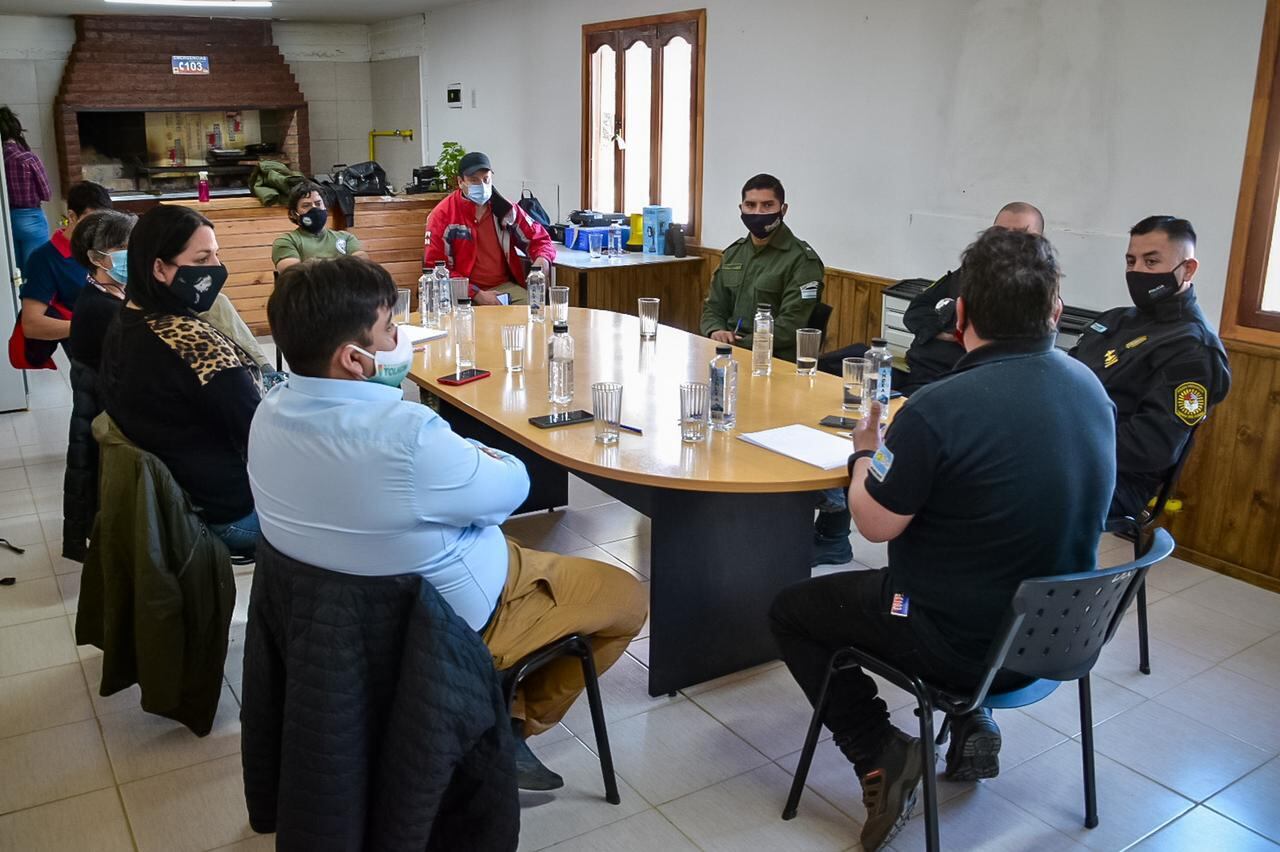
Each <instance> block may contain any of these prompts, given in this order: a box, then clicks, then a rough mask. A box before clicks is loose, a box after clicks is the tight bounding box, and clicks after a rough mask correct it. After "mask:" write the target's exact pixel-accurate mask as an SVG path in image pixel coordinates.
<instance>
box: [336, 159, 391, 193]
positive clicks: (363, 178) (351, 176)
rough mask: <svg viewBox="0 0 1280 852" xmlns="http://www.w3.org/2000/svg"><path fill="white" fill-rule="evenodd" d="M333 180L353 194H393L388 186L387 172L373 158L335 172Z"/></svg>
mask: <svg viewBox="0 0 1280 852" xmlns="http://www.w3.org/2000/svg"><path fill="white" fill-rule="evenodd" d="M333 182H334V183H336V184H337V185H338V186H342V187H345V188H347V189H348V190H350V191H351V194H352V195H390V194H391V190H390V189H389V188H388V187H387V173H386V172H385V171H383V169H382V166H380V165H378V164H377V163H376V162H374V161H373V160H369V161H367V162H364V163H356V164H355V165H353V166H347V167H346V168H345V169H341V170H339V171H337V172H334V175H333Z"/></svg>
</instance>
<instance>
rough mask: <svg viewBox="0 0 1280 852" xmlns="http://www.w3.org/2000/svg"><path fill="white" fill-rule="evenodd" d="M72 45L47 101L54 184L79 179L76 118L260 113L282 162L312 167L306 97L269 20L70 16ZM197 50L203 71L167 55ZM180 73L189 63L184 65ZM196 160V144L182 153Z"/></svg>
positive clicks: (78, 120)
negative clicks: (57, 175)
mask: <svg viewBox="0 0 1280 852" xmlns="http://www.w3.org/2000/svg"><path fill="white" fill-rule="evenodd" d="M75 22H76V42H75V45H74V47H73V48H72V50H71V55H70V57H69V58H68V60H67V65H66V69H65V71H64V72H63V75H62V85H61V87H60V88H59V90H58V96H57V98H56V99H55V100H54V124H55V128H56V135H57V143H58V165H59V170H60V172H61V175H62V185H63V186H70V185H71V184H73V183H75V182H77V181H80V180H83V179H84V178H83V173H82V163H81V139H82V132H81V130H82V128H81V126H80V125H81V115H82V114H83V113H104V112H106V113H111V112H115V113H130V114H132V115H134V116H136V115H139V114H148V113H163V112H183V113H198V112H207V111H227V112H231V111H236V112H239V111H250V110H262V111H264V115H266V114H270V115H271V116H273V132H274V133H275V134H276V135H277V136H278V138H277V139H276V140H274V141H276V142H277V144H278V145H279V151H280V153H279V154H278V155H271V157H270V158H271V159H281V160H284V161H285V162H287V163H289V164H290V165H291V166H292V167H293V168H295V169H297V170H298V171H300V172H302V173H304V174H310V172H311V146H310V139H309V130H308V123H307V104H306V101H305V100H304V99H303V95H302V90H301V89H300V88H299V87H298V84H297V81H296V80H294V78H293V74H292V73H290V71H289V66H288V65H287V64H286V63H285V61H284V57H283V56H282V55H281V53H280V51H279V50H277V49H276V47H275V45H274V44H273V43H272V41H271V24H270V22H269V21H257V20H235V19H230V18H185V17H162V16H124V15H77V16H76V17H75ZM192 56H198V57H205V58H207V60H208V64H207V70H208V73H207V74H202V73H182V74H178V73H174V65H175V64H176V60H175V57H192ZM183 70H184V71H188V70H190V63H184V65H183ZM186 153H187V158H188V161H190V162H193V163H197V164H198V163H199V162H200V161H201V160H202V159H203V151H194V152H192V151H188V152H186Z"/></svg>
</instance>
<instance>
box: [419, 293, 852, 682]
mask: <svg viewBox="0 0 1280 852" xmlns="http://www.w3.org/2000/svg"><path fill="white" fill-rule="evenodd" d="M527 318H528V310H527V309H526V308H523V307H483V308H478V309H477V310H476V364H477V366H478V367H480V368H482V369H487V370H490V371H492V374H493V375H492V376H491V377H489V378H487V379H482V380H480V381H476V382H472V383H470V384H466V385H461V386H449V385H441V384H440V383H439V382H438V381H437V379H438V378H439V377H441V376H444V375H447V374H449V373H452V372H453V371H454V359H453V353H452V344H451V342H450V340H449V338H448V337H444V338H439V339H437V340H434V341H431V342H429V343H427V344H426V346H425V349H424V350H423V351H421V352H420V353H418V354H416V355H415V358H414V363H413V368H412V370H411V372H410V374H409V375H410V378H411V379H412V380H413V381H414V382H415V383H416V384H417V385H418V386H419V387H420V388H422V390H423V391H424V392H429V393H430V394H432V395H434V396H435V397H437V398H438V400H439V402H440V413H441V415H442V416H444V417H445V419H447V420H448V421H449V422H450V424H451V425H452V426H453V428H454V430H455V431H456V432H458V433H459V434H461V435H464V436H466V437H471V438H476V439H478V440H480V441H483V442H484V443H486V444H488V445H490V446H493V447H496V448H499V449H502V450H505V451H507V452H511V453H513V454H514V455H516V456H517V457H519V458H520V459H522V460H523V461H524V462H525V464H526V465H527V466H528V469H529V475H530V479H531V490H530V495H529V499H528V500H527V501H526V502H525V504H524V505H523V506H521V507H520V509H518V510H517V511H519V512H526V511H533V510H538V509H552V508H556V507H559V506H564V505H565V504H567V503H568V472H569V471H572V472H573V473H574V474H576V475H577V476H579V477H581V478H583V479H585V480H586V481H588V482H590V483H591V484H592V485H594V486H596V487H597V488H600V489H601V490H603V491H605V492H606V493H608V494H611V495H612V496H614V497H616V498H617V499H619V500H621V501H622V502H624V503H626V504H628V505H630V506H632V507H633V508H635V509H636V510H637V511H639V512H641V513H643V514H645V515H647V516H648V517H649V518H650V520H651V522H652V531H651V537H650V612H651V615H650V618H651V630H650V641H649V692H650V693H651V694H653V695H660V694H663V693H669V692H673V691H675V690H677V689H680V688H683V687H686V686H690V685H692V684H695V683H701V682H703V681H706V680H710V679H711V678H714V677H718V676H720V675H724V674H728V673H730V672H735V671H739V670H741V669H743V668H746V667H748V666H752V665H756V664H758V663H762V662H765V661H767V660H771V659H775V658H776V657H777V649H776V647H775V645H774V642H773V638H772V636H771V634H770V632H769V622H768V611H769V604H770V602H771V601H772V600H773V597H774V595H775V594H776V593H777V592H778V590H780V589H781V588H783V587H784V586H786V585H788V584H790V583H794V582H796V581H798V580H803V579H806V578H807V577H809V573H810V560H811V557H812V552H811V551H812V542H813V512H814V507H815V495H814V492H815V491H818V490H820V489H823V488H831V487H836V486H842V485H844V484H845V471H844V469H843V468H840V469H837V470H821V469H819V468H817V467H813V466H811V465H808V464H805V463H803V462H799V461H795V460H793V459H790V458H788V457H786V456H782V455H778V454H776V453H772V452H770V451H768V450H765V449H762V448H760V447H756V446H753V445H751V444H748V443H746V442H745V441H741V440H739V439H738V437H737V435H738V434H739V433H741V432H752V431H756V430H760V429H768V428H771V427H774V426H785V425H788V424H791V423H804V424H809V425H815V426H816V424H817V422H818V421H819V420H821V419H822V418H823V417H824V416H826V415H828V414H838V413H839V412H840V400H841V393H842V387H841V381H840V380H839V379H838V378H836V377H835V376H830V375H827V374H825V373H818V374H817V375H816V376H797V375H796V372H795V365H794V364H791V363H790V362H786V361H779V360H776V359H775V360H774V362H773V375H772V376H769V377H755V376H752V375H751V353H750V352H749V351H746V350H743V349H738V348H735V349H734V357H735V358H736V359H737V361H738V371H739V372H738V414H737V428H736V429H735V430H734V431H732V432H728V433H723V432H715V433H712V434H711V435H710V437H709V439H708V440H706V441H705V442H703V443H700V444H686V443H683V442H682V441H681V440H680V424H679V414H680V390H679V385H680V383H681V382H686V381H706V380H707V371H708V366H707V365H708V362H710V360H711V358H712V357H713V356H714V354H715V344H714V342H713V341H711V340H709V339H706V338H702V337H697V336H694V335H691V334H688V333H686V332H683V331H680V330H679V329H675V328H671V327H670V326H659V328H658V337H657V340H653V341H644V342H642V341H641V340H640V328H639V320H638V319H637V318H636V317H634V316H627V315H623V314H618V313H613V312H611V311H600V310H591V309H585V308H570V311H569V330H570V334H572V335H573V338H574V343H575V359H574V401H573V404H572V405H570V406H568V407H569V408H584V409H586V410H588V411H589V410H591V407H592V405H591V385H592V383H593V382H599V381H617V382H621V383H622V385H623V392H622V422H623V423H625V424H629V425H633V426H638V427H639V428H641V429H642V430H643V432H644V434H643V435H635V434H632V433H628V432H623V433H622V434H621V437H620V439H619V441H618V443H617V444H614V445H611V446H605V445H603V444H599V443H597V442H596V441H595V429H594V426H593V425H592V424H591V423H590V422H587V423H584V424H580V425H576V426H564V427H560V428H556V429H545V430H544V429H538V428H537V427H535V426H533V425H531V424H530V423H529V418H530V417H533V416H539V415H543V414H547V413H549V412H550V411H551V409H552V406H551V404H550V403H549V402H548V401H547V383H548V374H547V337H548V335H549V334H550V331H551V329H550V323H528V332H527V335H528V337H527V345H526V352H525V369H524V372H523V373H507V372H506V370H505V367H504V360H503V352H502V342H501V334H500V331H499V329H500V326H502V325H503V324H509V323H521V322H526V321H527ZM850 451H852V447H851V448H850Z"/></svg>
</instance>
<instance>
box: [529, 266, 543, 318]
mask: <svg viewBox="0 0 1280 852" xmlns="http://www.w3.org/2000/svg"><path fill="white" fill-rule="evenodd" d="M524 284H525V287H526V288H527V289H528V290H529V319H531V320H533V321H534V322H542V321H543V320H544V319H546V316H547V311H546V306H547V276H545V275H543V274H542V270H541V269H538V268H537V267H536V266H535V267H534V268H533V269H531V270H529V277H527V278H526V279H525V281H524Z"/></svg>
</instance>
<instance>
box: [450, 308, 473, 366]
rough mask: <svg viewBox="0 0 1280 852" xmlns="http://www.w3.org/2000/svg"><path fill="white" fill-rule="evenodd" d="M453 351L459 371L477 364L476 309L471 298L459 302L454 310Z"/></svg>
mask: <svg viewBox="0 0 1280 852" xmlns="http://www.w3.org/2000/svg"><path fill="white" fill-rule="evenodd" d="M453 353H454V361H455V362H456V363H457V365H458V372H462V371H463V370H470V369H471V368H472V367H474V366H475V365H476V311H475V308H473V307H471V300H470V299H463V300H462V301H460V302H458V309H457V310H456V311H454V312H453Z"/></svg>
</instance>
